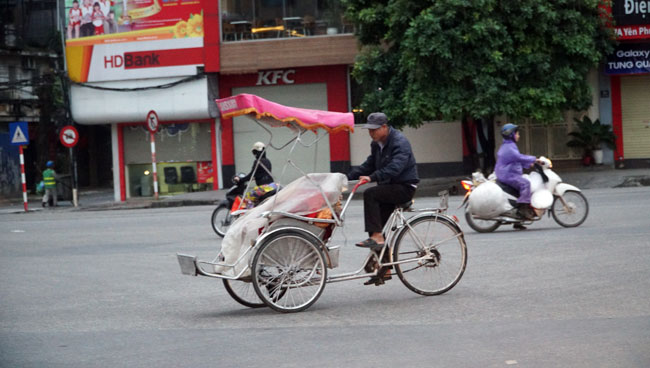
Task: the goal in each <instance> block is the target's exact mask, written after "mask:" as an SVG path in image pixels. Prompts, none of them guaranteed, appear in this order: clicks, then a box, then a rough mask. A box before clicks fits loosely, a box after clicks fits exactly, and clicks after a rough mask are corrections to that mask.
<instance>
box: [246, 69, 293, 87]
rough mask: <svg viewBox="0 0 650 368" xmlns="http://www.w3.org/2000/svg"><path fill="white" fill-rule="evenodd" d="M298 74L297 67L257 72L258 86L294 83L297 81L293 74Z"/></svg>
mask: <svg viewBox="0 0 650 368" xmlns="http://www.w3.org/2000/svg"><path fill="white" fill-rule="evenodd" d="M294 74H296V70H295V69H289V70H272V71H266V72H259V73H257V83H256V84H255V85H256V86H268V85H274V84H278V83H279V82H282V84H294V83H295V82H296V81H295V80H294V79H293V75H294Z"/></svg>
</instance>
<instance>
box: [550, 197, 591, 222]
mask: <svg viewBox="0 0 650 368" xmlns="http://www.w3.org/2000/svg"><path fill="white" fill-rule="evenodd" d="M562 198H564V201H565V202H566V204H567V208H565V206H564V204H563V203H562V200H561V199H560V197H555V200H554V201H553V207H551V214H552V215H553V219H554V220H555V222H557V223H558V224H559V225H560V226H563V227H576V226H579V225H580V224H582V223H583V222H585V220H586V219H587V215H588V214H589V202H587V198H585V196H584V195H582V193H580V192H578V191H575V190H567V191H566V192H564V194H563V195H562Z"/></svg>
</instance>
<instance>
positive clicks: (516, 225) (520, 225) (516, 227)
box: [512, 222, 526, 230]
mask: <svg viewBox="0 0 650 368" xmlns="http://www.w3.org/2000/svg"><path fill="white" fill-rule="evenodd" d="M512 227H514V228H515V230H526V226H524V225H522V224H521V223H519V222H517V223H516V224H514V225H512Z"/></svg>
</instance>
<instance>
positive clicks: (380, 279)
mask: <svg viewBox="0 0 650 368" xmlns="http://www.w3.org/2000/svg"><path fill="white" fill-rule="evenodd" d="M392 278H393V277H392V276H391V272H390V267H384V268H383V269H382V270H381V271H379V273H378V274H377V276H373V277H371V278H370V279H369V280H368V281H366V282H364V283H363V284H364V285H372V284H374V285H375V286H379V285H383V284H385V283H386V282H385V281H387V280H390V279H392Z"/></svg>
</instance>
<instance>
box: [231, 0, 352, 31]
mask: <svg viewBox="0 0 650 368" xmlns="http://www.w3.org/2000/svg"><path fill="white" fill-rule="evenodd" d="M221 25H222V39H223V40H224V41H245V40H257V39H268V38H286V37H310V36H319V35H335V34H339V33H353V32H354V27H353V25H352V24H351V23H350V22H349V21H347V20H346V19H345V17H343V7H342V5H341V3H340V0H306V1H305V0H242V1H240V0H225V1H222V2H221Z"/></svg>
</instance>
